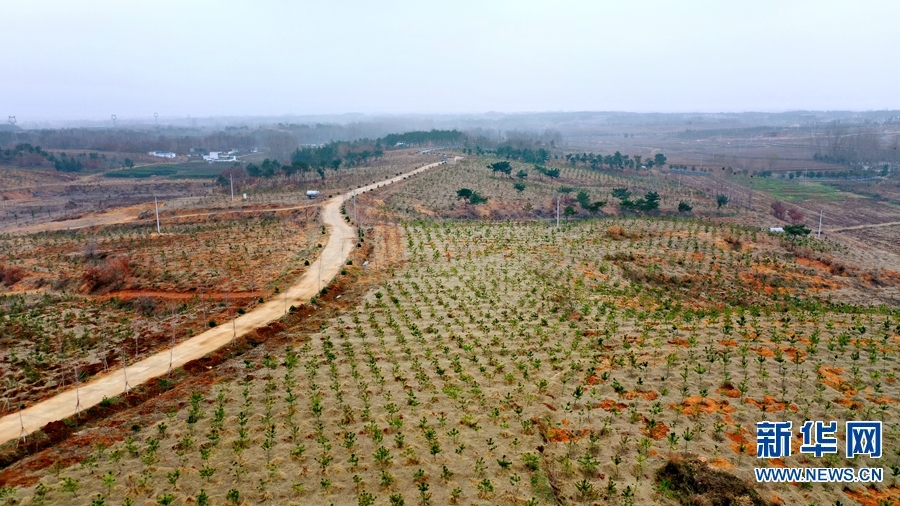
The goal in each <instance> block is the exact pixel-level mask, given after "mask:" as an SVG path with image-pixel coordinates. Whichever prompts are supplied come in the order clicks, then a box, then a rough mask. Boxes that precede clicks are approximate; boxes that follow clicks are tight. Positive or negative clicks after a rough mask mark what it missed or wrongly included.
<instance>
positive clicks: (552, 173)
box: [545, 169, 559, 179]
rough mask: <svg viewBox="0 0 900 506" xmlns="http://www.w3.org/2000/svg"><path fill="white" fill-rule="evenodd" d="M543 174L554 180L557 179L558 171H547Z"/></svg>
mask: <svg viewBox="0 0 900 506" xmlns="http://www.w3.org/2000/svg"><path fill="white" fill-rule="evenodd" d="M545 174H546V175H547V177H549V178H550V179H556V178H558V177H559V169H547V172H545Z"/></svg>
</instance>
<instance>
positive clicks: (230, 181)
mask: <svg viewBox="0 0 900 506" xmlns="http://www.w3.org/2000/svg"><path fill="white" fill-rule="evenodd" d="M228 181H229V183H230V184H231V201H232V202H234V176H233V175H232V174H228Z"/></svg>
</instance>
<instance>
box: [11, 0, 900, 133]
mask: <svg viewBox="0 0 900 506" xmlns="http://www.w3.org/2000/svg"><path fill="white" fill-rule="evenodd" d="M0 19H3V20H4V23H3V28H2V30H0V44H2V45H0V55H2V57H0V116H2V115H3V114H7V115H15V116H16V117H17V119H18V120H19V122H20V123H22V122H23V120H24V121H25V122H27V121H37V120H77V119H84V120H99V119H109V118H110V115H111V114H116V115H117V117H118V118H120V119H128V118H131V119H144V118H146V119H152V118H153V114H154V113H157V114H159V117H160V118H185V117H187V116H188V115H191V116H193V117H216V116H251V115H252V116H270V115H271V116H278V115H307V114H343V113H365V114H411V113H414V114H456V113H464V114H465V113H484V112H506V113H513V112H537V111H633V112H741V111H773V112H779V111H788V110H801V109H805V110H882V109H900V86H898V84H897V83H898V82H900V65H897V56H896V53H897V51H896V48H897V47H898V46H900V43H898V35H900V30H898V27H897V20H898V19H900V2H897V1H896V0H889V1H876V0H872V1H865V0H864V1H860V2H849V1H827V0H815V1H790V0H780V1H768V0H754V1H752V2H751V1H744V2H738V1H725V2H723V1H718V0H716V1H691V0H671V1H652V0H629V1H607V0H589V1H566V0H547V1H541V2H538V1H529V0H514V1H501V0H496V1H492V0H478V1H468V0H454V1H431V2H422V1H391V0H385V1H371V0H365V1H351V0H329V1H319V2H310V1H298V0H290V1H289V0H254V1H250V0H246V1H244V0H217V1H205V0H154V1H149V0H129V1H122V0H78V1H72V0H29V1H10V0H0Z"/></svg>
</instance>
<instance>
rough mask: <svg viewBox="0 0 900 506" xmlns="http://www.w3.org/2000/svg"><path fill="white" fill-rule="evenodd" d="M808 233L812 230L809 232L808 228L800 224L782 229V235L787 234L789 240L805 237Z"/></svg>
mask: <svg viewBox="0 0 900 506" xmlns="http://www.w3.org/2000/svg"><path fill="white" fill-rule="evenodd" d="M810 232H812V230H810V229H809V227H807V226H806V225H804V224H802V223H800V224H796V225H787V226H785V227H784V233H785V234H787V235H788V237H790V238H791V239H795V238H797V237H804V236H807V235H809V233H810Z"/></svg>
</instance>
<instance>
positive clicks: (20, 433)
mask: <svg viewBox="0 0 900 506" xmlns="http://www.w3.org/2000/svg"><path fill="white" fill-rule="evenodd" d="M24 408H25V405H24V404H20V405H19V427H21V430H20V431H19V437H20V438H22V442H23V443H24V442H25V436H26V435H27V432H26V431H25V420H23V419H22V409H24ZM16 446H19V443H18V442H16Z"/></svg>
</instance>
